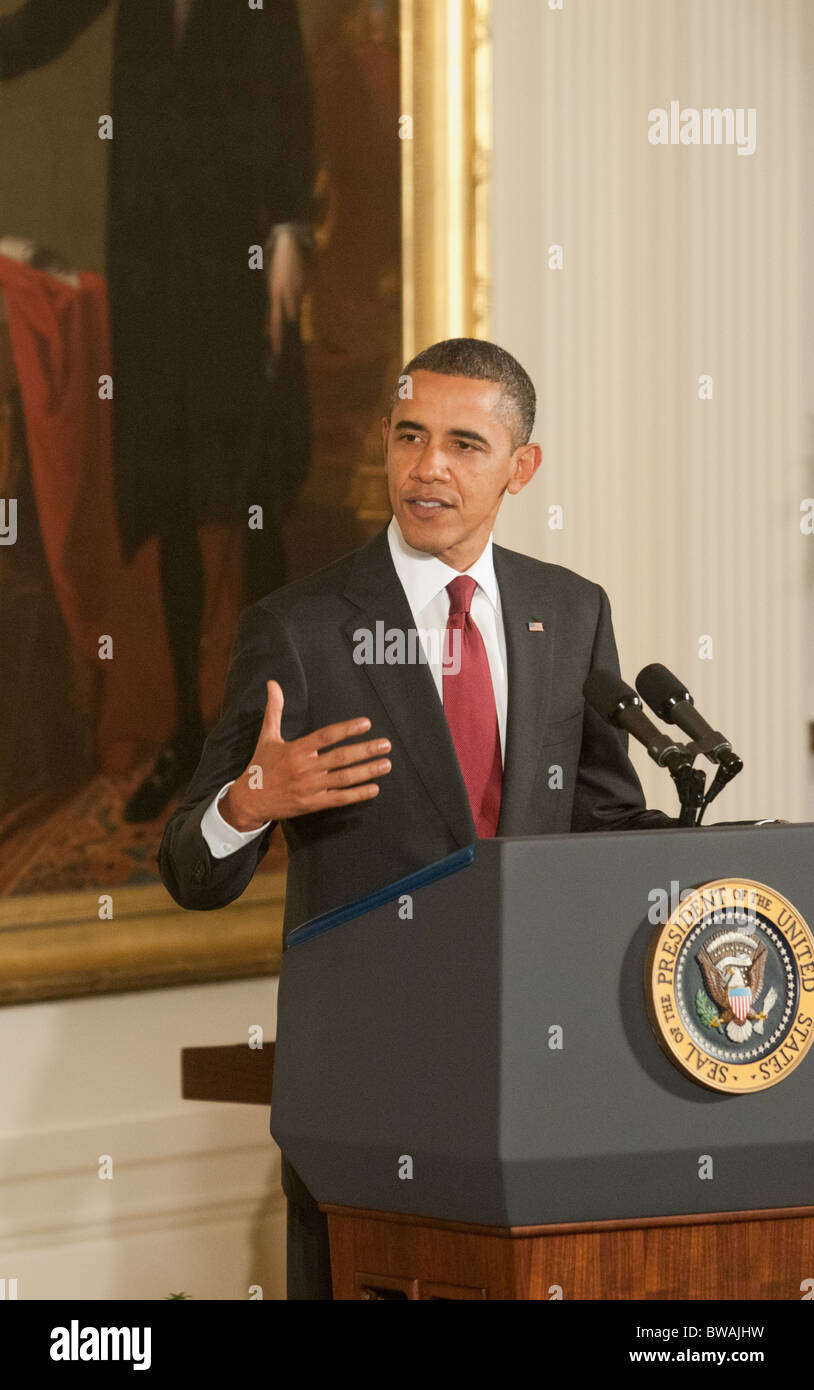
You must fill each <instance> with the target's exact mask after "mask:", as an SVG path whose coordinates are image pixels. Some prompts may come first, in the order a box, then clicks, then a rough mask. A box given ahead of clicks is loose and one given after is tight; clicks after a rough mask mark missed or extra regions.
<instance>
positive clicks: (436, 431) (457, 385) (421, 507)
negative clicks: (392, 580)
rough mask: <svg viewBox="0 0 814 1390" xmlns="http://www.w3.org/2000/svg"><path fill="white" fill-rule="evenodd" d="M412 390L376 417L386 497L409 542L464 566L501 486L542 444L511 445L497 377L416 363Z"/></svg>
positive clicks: (484, 535) (518, 478) (486, 528)
mask: <svg viewBox="0 0 814 1390" xmlns="http://www.w3.org/2000/svg"><path fill="white" fill-rule="evenodd" d="M412 392H413V394H412V399H411V400H403V401H401V400H400V401H397V403H396V406H395V407H394V409H393V414H392V416H391V418H390V419H389V420H388V419H384V420H383V421H382V442H383V444H384V456H385V466H386V470H387V486H388V490H389V493H390V505H391V506H392V508H393V511H394V513H395V516H396V520H397V521H398V524H399V526H400V527H401V531H402V535H403V536H404V539H405V540H406V542H407V544H408V545H411V546H412V547H413V549H414V550H423V551H426V552H427V553H428V554H431V555H437V556H438V558H439V559H441V560H443V561H444V562H445V563H446V564H448V565H450V566H451V567H452V568H453V569H457V570H459V571H463V570H465V569H468V568H469V566H470V565H473V564H474V563H475V561H476V560H477V558H478V556H479V555H480V554H481V553H482V551H483V549H484V547H485V545H486V542H487V540H488V539H489V534H490V532H491V530H492V527H493V525H494V521H495V517H496V516H497V513H498V510H499V508H500V503H501V501H502V498H503V494H504V492H506V491H508V492H511V493H516V492H520V490H521V488H524V487H525V486H526V483H528V482H530V480H531V478H532V477H533V476H534V474H535V472H536V470H537V468H538V466H539V464H540V458H541V453H540V447H539V445H537V444H524V445H521V446H520V447H519V448H517V449H514V450H513V449H512V437H511V432H510V430H509V427H508V425H507V424H505V423H504V421H503V420H502V418H501V417H500V415H499V414H498V413H497V408H498V407H499V405H500V403H501V396H502V392H501V388H500V386H499V385H498V384H497V383H496V382H492V381H472V380H470V379H469V378H468V377H462V376H442V375H441V374H440V373H439V372H425V371H421V372H415V373H414V374H413V377H412Z"/></svg>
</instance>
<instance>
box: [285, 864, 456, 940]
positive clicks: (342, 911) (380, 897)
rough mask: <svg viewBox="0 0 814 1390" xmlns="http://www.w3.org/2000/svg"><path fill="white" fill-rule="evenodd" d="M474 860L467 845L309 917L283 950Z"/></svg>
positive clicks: (292, 933)
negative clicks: (352, 900) (390, 881)
mask: <svg viewBox="0 0 814 1390" xmlns="http://www.w3.org/2000/svg"><path fill="white" fill-rule="evenodd" d="M474 857H475V846H474V845H466V846H465V847H464V849H456V850H455V851H454V853H453V854H448V855H447V856H446V858H445V859H438V860H436V862H435V863H434V864H428V865H427V867H426V869H418V870H417V872H416V873H414V874H408V875H407V877H406V878H400V879H398V880H397V881H396V882H395V883H388V884H386V885H385V887H384V888H377V889H376V891H375V893H368V894H367V896H366V897H364V898H357V899H356V901H355V902H352V903H345V905H344V906H343V907H334V908H332V909H331V911H330V912H323V913H322V914H321V915H320V916H319V917H312V918H311V920H310V921H309V922H303V923H301V925H300V926H299V927H294V929H293V931H291V932H289V934H288V938H287V940H286V942H285V945H284V946H283V950H284V951H287V950H288V949H289V947H290V946H301V945H302V943H303V942H304V941H313V939H314V937H315V936H322V934H323V933H324V932H326V931H333V929H334V927H341V926H342V923H343V922H349V921H350V920H351V918H353V917H361V916H362V914H363V913H365V912H372V911H373V909H374V907H381V906H382V905H383V904H384V903H390V902H392V901H393V900H394V898H400V897H401V896H402V894H403V893H414V892H416V890H417V889H418V888H424V887H426V885H427V884H428V883H435V882H436V880H437V879H439V878H446V877H447V875H448V874H455V873H457V872H458V870H459V869H465V868H467V867H468V866H469V865H470V864H471V863H472V860H473V859H474Z"/></svg>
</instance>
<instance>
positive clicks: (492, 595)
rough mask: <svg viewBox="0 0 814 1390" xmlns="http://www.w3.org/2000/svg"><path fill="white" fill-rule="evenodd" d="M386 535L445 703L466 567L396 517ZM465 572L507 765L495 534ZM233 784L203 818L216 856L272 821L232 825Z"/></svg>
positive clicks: (506, 685) (203, 827) (503, 652)
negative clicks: (450, 639)
mask: <svg viewBox="0 0 814 1390" xmlns="http://www.w3.org/2000/svg"><path fill="white" fill-rule="evenodd" d="M387 540H388V544H389V546H390V555H391V557H392V560H393V564H394V566H395V570H396V574H397V575H398V577H399V579H400V581H401V586H402V588H403V590H404V593H405V595H406V598H407V602H408V604H409V605H410V610H411V612H412V615H413V623H414V625H415V628H416V630H417V631H418V632H419V633H422V634H423V633H427V634H429V633H430V632H431V631H434V632H435V634H436V640H434V641H432V640H431V641H430V642H429V643H426V642H424V641H423V639H422V646H423V648H424V651H425V654H426V656H427V665H428V666H429V669H430V672H431V674H432V678H433V680H434V682H435V688H436V690H437V691H438V698H439V700H440V701H441V702H442V704H443V699H444V676H443V665H442V654H443V650H444V646H443V639H444V633H445V632H446V626H447V620H448V618H449V594H448V593H447V584H449V583H450V582H451V581H452V580H453V579H458V578H459V577H460V573H461V572H460V571H459V570H455V569H452V568H451V566H450V565H445V564H444V562H443V560H439V559H438V557H437V556H436V555H426V554H425V553H424V552H423V551H421V550H414V549H413V547H412V546H411V545H408V544H407V542H406V541H405V539H404V537H403V535H402V533H401V527H400V526H399V524H398V522H397V521H396V518H395V517H393V519H392V520H391V522H390V525H389V527H388V528H387ZM463 572H464V573H465V574H468V575H470V576H471V577H472V578H473V579H474V580H476V582H477V586H478V587H477V588H476V589H475V592H474V594H473V595H472V604H471V607H470V610H469V611H470V613H471V615H472V620H473V622H474V623H475V626H476V627H477V628H478V630H479V631H480V634H481V636H482V638H483V644H484V646H485V648H486V657H487V660H488V662H489V670H490V672H491V675H492V688H493V690H494V693H495V706H496V708H497V722H498V728H499V730H500V749H501V754H502V757H503V762H504V765H505V761H506V711H507V707H508V689H509V683H508V676H507V668H506V638H505V634H504V630H503V614H502V611H501V606H500V590H499V589H498V586H497V576H496V575H495V566H494V561H493V558H492V537H491V536H490V537H489V539H488V541H487V542H486V548H485V549H484V550H483V552H482V553H481V555H480V556H479V557H478V559H477V560H476V561H475V563H474V565H470V567H469V569H468V570H465V571H463ZM231 785H232V783H231V782H227V783H226V784H225V786H223V787H221V789H220V791H219V792H218V793H217V796H215V797H214V799H213V800H212V802H211V803H210V805H209V806H207V808H206V810H205V812H204V814H203V816H202V818H201V833H202V835H203V837H204V839H205V840H206V843H207V844H208V846H209V848H210V850H211V852H212V854H213V856H214V857H215V859H225V858H226V856H227V855H229V854H234V852H235V850H238V849H241V848H242V847H243V845H247V844H249V842H250V841H251V840H254V839H256V838H257V836H258V835H262V833H263V831H264V830H265V829H267V827H268V826H269V825H270V824H271V822H270V821H266V823H265V825H261V826H259V827H258V828H257V830H236V829H235V827H234V826H232V825H229V823H228V821H225V820H224V818H223V816H222V815H221V814H220V812H219V810H218V802H219V801H220V799H221V797H223V796H225V795H226V793H227V791H228V790H229V788H230V787H231Z"/></svg>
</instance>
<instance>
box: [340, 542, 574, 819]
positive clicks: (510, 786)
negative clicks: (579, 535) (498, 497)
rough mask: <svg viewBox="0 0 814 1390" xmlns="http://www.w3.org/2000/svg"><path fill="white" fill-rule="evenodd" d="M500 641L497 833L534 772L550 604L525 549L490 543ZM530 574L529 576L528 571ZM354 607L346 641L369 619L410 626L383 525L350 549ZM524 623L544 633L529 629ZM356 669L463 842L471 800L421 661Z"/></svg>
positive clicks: (521, 806) (518, 810) (516, 810)
mask: <svg viewBox="0 0 814 1390" xmlns="http://www.w3.org/2000/svg"><path fill="white" fill-rule="evenodd" d="M493 557H494V564H495V574H496V576H497V582H498V587H499V589H500V605H501V611H502V616H503V630H504V634H505V639H506V665H507V673H508V693H509V699H508V711H507V720H506V757H505V763H504V769H503V792H502V796H501V805H500V819H499V821H498V827H497V833H498V835H512V834H515V835H516V834H522V833H523V812H524V810H525V807H526V803H527V801H528V798H529V796H530V794H531V788H532V785H533V782H534V777H535V774H536V771H537V762H538V759H539V749H540V744H541V740H542V737H543V733H544V730H545V724H546V715H547V710H548V706H549V699H550V690H551V679H552V671H553V665H554V638H555V626H556V611H555V607H554V603H553V601H552V599H551V597H550V594H548V593H546V592H545V590H544V587H543V581H542V579H539V578H536V577H534V567H533V566H532V565H530V564H529V562H528V559H527V557H526V556H520V555H515V554H514V552H512V551H511V550H505V549H504V548H503V547H502V546H497V545H496V546H494V547H493ZM530 573H531V576H532V577H531V579H530ZM345 597H346V598H348V599H349V600H350V601H351V602H352V603H353V604H354V605H355V606H356V608H357V609H358V612H357V613H355V614H354V615H353V616H352V617H351V618H350V619H349V620H348V622H347V623H346V624H345V634H346V637H347V640H348V643H349V645H350V647H351V649H353V648H354V647H355V646H356V645H357V643H356V639H355V638H354V635H353V634H354V632H356V631H357V630H358V629H359V628H366V629H368V630H369V631H370V632H372V633H375V632H376V623H377V622H380V623H383V624H384V632H386V631H387V629H388V628H396V629H398V630H399V631H402V632H407V631H408V630H409V629H410V628H412V627H414V625H415V624H414V620H413V615H412V611H411V609H410V605H409V604H408V602H407V597H406V595H405V593H404V589H403V588H402V586H401V582H400V580H399V578H398V575H397V574H396V571H395V568H394V566H393V561H392V559H391V557H390V547H389V545H388V542H387V531H386V530H384V531H381V532H380V533H379V534H378V535H377V536H376V537H374V539H373V540H372V541H371V542H370V543H369V544H368V545H367V546H365V547H364V548H363V549H362V550H361V551H360V552H359V555H358V558H357V560H356V562H355V564H354V568H353V571H352V573H351V577H350V579H349V581H348V584H347V587H346V589H345ZM531 621H538V622H542V624H543V631H542V632H530V631H529V627H528V624H529V622H531ZM363 669H364V671H365V673H366V675H367V677H368V679H369V680H370V682H371V684H372V686H373V687H374V689H375V691H376V693H377V695H378V696H379V699H380V700H381V701H382V704H383V705H384V706H385V708H386V710H387V712H388V714H389V715H390V718H391V719H392V721H393V723H394V725H395V726H396V728H397V729H398V731H399V734H400V735H401V737H402V739H403V741H404V746H405V748H406V750H407V754H408V756H409V758H410V760H411V762H412V763H413V765H414V767H415V770H416V772H417V774H418V776H419V777H420V778H421V781H422V782H423V784H424V786H425V787H426V789H427V792H428V793H429V795H430V796H431V797H432V800H433V801H434V803H435V805H436V806H437V807H438V810H439V811H440V813H441V815H442V816H443V817H444V819H445V821H446V822H447V824H448V825H449V827H450V829H451V830H452V832H453V834H454V835H455V838H456V840H457V841H458V843H459V844H461V845H467V844H471V843H472V841H473V840H474V839H475V825H474V822H473V820H472V812H471V809H470V806H469V798H468V796H467V794H466V787H465V786H464V781H463V778H462V776H461V770H460V767H459V765H458V759H457V756H456V753H455V747H454V744H453V742H452V738H451V735H450V732H449V725H448V724H447V721H446V718H445V716H444V710H443V706H442V704H441V701H440V700H439V698H438V692H437V690H436V688H435V682H434V681H433V678H432V675H431V674H430V670H429V667H428V666H426V665H424V664H416V665H413V666H409V665H406V666H405V665H394V666H388V665H386V664H366V665H365V666H364V668H363Z"/></svg>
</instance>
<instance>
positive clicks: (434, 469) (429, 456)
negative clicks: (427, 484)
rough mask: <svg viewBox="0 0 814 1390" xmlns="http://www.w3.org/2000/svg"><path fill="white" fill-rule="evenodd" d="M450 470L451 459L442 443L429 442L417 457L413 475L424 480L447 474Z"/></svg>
mask: <svg viewBox="0 0 814 1390" xmlns="http://www.w3.org/2000/svg"><path fill="white" fill-rule="evenodd" d="M448 471H449V461H448V459H447V456H446V454H445V453H444V450H443V449H442V448H441V446H440V444H433V443H432V442H430V443H428V444H427V445H426V446H425V448H424V449H422V451H421V456H420V458H419V459H417V461H416V464H415V467H414V468H413V476H414V477H416V478H419V479H421V480H422V481H429V479H431V478H437V477H439V476H441V475H446V474H447V473H448Z"/></svg>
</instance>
